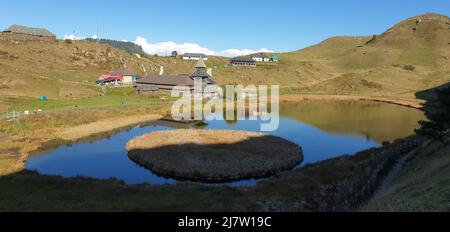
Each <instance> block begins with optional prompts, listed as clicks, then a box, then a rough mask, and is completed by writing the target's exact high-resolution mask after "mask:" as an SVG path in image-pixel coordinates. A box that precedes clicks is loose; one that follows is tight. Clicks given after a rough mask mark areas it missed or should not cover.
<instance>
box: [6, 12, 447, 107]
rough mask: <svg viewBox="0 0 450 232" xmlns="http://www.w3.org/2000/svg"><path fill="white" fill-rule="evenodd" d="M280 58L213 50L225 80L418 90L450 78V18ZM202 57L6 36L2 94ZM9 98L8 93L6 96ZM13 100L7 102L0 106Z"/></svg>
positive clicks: (295, 89) (84, 87)
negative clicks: (243, 57) (233, 58)
mask: <svg viewBox="0 0 450 232" xmlns="http://www.w3.org/2000/svg"><path fill="white" fill-rule="evenodd" d="M276 55H279V56H280V57H281V61H280V62H279V63H278V64H274V63H270V64H263V63H261V64H260V63H258V67H256V68H250V67H228V65H227V64H228V59H226V58H223V57H210V59H209V60H208V61H207V62H206V64H207V65H208V66H209V67H211V68H212V69H213V74H214V78H215V79H216V80H217V81H218V82H219V83H220V84H229V83H242V84H280V85H281V86H282V88H283V90H282V92H283V93H294V94H296V93H301V94H311V93H313V94H347V95H371V96H385V95H388V96H401V97H414V93H415V92H418V91H421V90H424V89H429V88H432V87H434V86H438V85H441V84H443V83H446V82H448V81H450V65H449V63H450V61H449V59H450V19H449V18H448V17H447V16H443V15H437V14H425V15H420V16H416V17H413V18H410V19H407V20H405V21H403V22H400V23H399V24H397V25H395V26H393V27H392V28H390V29H389V30H387V31H386V32H385V33H383V34H381V35H376V36H355V37H351V36H341V37H334V38H330V39H327V40H325V41H323V42H321V43H319V44H317V45H315V46H312V47H308V48H305V49H302V50H299V51H294V52H289V53H281V54H276ZM194 65H195V61H183V60H181V59H179V58H172V57H155V56H148V55H144V56H137V55H135V54H132V53H129V52H126V51H124V50H119V49H116V48H113V47H111V46H110V45H108V44H97V43H92V42H87V41H72V42H70V41H57V42H54V43H40V42H26V43H18V44H17V43H11V42H9V41H0V98H2V99H5V98H11V97H33V98H36V97H39V96H41V95H45V96H47V97H49V98H50V99H67V98H86V97H95V96H98V95H99V93H100V91H101V90H100V89H99V88H97V87H96V86H95V80H96V79H97V78H98V76H99V75H101V74H102V73H105V72H109V71H112V70H114V69H117V68H122V67H127V68H129V69H130V70H132V71H134V72H136V73H138V74H140V75H145V74H156V73H158V72H159V69H160V66H164V70H165V72H166V73H167V74H188V73H191V72H192V71H193V66H194ZM3 102H6V101H3ZM5 107H6V106H4V104H3V106H2V104H0V110H2V111H3V110H4V109H5Z"/></svg>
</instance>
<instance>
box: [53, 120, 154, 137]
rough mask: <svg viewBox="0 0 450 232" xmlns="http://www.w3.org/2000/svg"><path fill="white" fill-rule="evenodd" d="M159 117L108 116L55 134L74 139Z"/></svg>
mask: <svg viewBox="0 0 450 232" xmlns="http://www.w3.org/2000/svg"><path fill="white" fill-rule="evenodd" d="M161 118H162V116H161V115H158V114H146V115H135V116H128V117H115V118H109V119H104V120H99V121H96V122H92V123H88V124H84V125H79V126H76V127H72V128H67V129H65V130H63V131H60V132H58V133H57V136H58V137H59V138H63V139H64V140H69V141H74V140H78V139H81V138H84V137H88V136H92V135H95V134H99V133H106V132H108V131H111V130H114V129H117V128H121V127H126V126H130V125H133V124H137V123H143V122H148V121H154V120H158V119H161Z"/></svg>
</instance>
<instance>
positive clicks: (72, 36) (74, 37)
mask: <svg viewBox="0 0 450 232" xmlns="http://www.w3.org/2000/svg"><path fill="white" fill-rule="evenodd" d="M64 39H65V40H66V39H68V40H83V39H85V37H82V36H76V35H73V34H72V35H64Z"/></svg>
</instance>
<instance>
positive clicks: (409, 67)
mask: <svg viewBox="0 0 450 232" xmlns="http://www.w3.org/2000/svg"><path fill="white" fill-rule="evenodd" d="M403 69H405V70H408V71H411V72H412V71H414V70H416V67H414V66H413V65H405V66H403Z"/></svg>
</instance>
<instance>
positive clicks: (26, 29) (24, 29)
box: [4, 24, 55, 37]
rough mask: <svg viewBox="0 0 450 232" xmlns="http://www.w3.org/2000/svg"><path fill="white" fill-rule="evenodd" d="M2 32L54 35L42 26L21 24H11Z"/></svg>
mask: <svg viewBox="0 0 450 232" xmlns="http://www.w3.org/2000/svg"><path fill="white" fill-rule="evenodd" d="M4 32H12V33H17V34H25V35H35V36H50V37H54V36H55V35H54V34H53V33H51V32H49V31H48V30H47V29H44V28H34V27H26V26H21V25H16V24H14V25H12V26H10V27H8V28H7V29H6V30H4Z"/></svg>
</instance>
